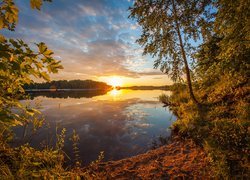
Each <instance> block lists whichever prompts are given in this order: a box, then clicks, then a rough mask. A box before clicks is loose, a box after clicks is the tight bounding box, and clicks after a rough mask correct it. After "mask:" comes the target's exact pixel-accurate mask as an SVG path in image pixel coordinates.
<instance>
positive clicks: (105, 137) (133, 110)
mask: <svg viewBox="0 0 250 180" xmlns="http://www.w3.org/2000/svg"><path fill="white" fill-rule="evenodd" d="M162 93H165V94H170V92H167V91H162V90H113V91H109V92H107V93H106V94H105V93H104V92H87V91H86V92H84V91H83V92H46V93H44V92H42V93H34V94H33V95H32V98H33V100H32V101H31V104H33V105H34V104H37V103H38V104H40V108H39V109H40V111H41V112H42V114H43V115H44V118H45V119H46V124H47V126H46V127H43V128H41V129H39V130H38V131H37V132H36V134H35V135H32V136H27V137H28V138H26V141H29V142H30V144H31V145H32V146H35V147H40V146H41V145H42V146H44V145H53V144H54V143H55V136H56V135H55V134H56V127H57V128H58V129H59V130H60V129H62V128H66V134H65V135H66V138H65V147H64V151H65V152H66V153H67V154H68V155H69V157H70V158H71V160H69V162H72V161H73V160H72V156H73V155H72V149H73V148H72V142H71V141H70V140H69V138H70V137H71V136H72V132H73V129H75V130H76V132H77V134H78V135H79V137H80V141H79V145H78V146H79V149H80V157H81V160H82V162H83V164H88V163H89V162H91V161H93V160H95V159H96V158H97V157H98V154H99V153H100V151H104V156H105V159H104V160H118V159H122V158H125V157H130V156H133V155H137V154H140V153H143V152H145V151H147V150H149V149H150V148H151V147H152V143H153V141H155V140H156V139H157V138H158V137H159V136H168V135H170V130H169V129H168V127H169V126H170V125H171V124H172V122H173V121H174V120H175V117H174V116H173V115H172V113H171V112H170V111H169V110H168V109H167V108H165V107H162V104H161V103H159V101H158V96H159V95H161V94H162ZM23 102H24V103H25V102H26V101H23ZM22 131H23V130H21V129H18V130H17V134H18V135H17V139H18V137H21V134H22Z"/></svg>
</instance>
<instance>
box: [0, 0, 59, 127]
mask: <svg viewBox="0 0 250 180" xmlns="http://www.w3.org/2000/svg"><path fill="white" fill-rule="evenodd" d="M0 8H1V16H0V17H1V20H0V21H1V29H2V28H8V29H10V30H14V27H15V25H16V22H17V20H18V9H17V7H16V6H15V4H14V2H13V1H12V0H5V1H3V2H2V3H1V6H0ZM0 40H1V41H0V84H1V86H0V116H1V125H2V127H5V128H8V126H15V125H20V124H23V123H24V121H25V119H26V120H27V119H28V118H27V115H29V117H30V118H32V117H34V115H35V114H38V113H39V112H38V111H37V110H35V109H31V108H29V107H24V106H22V105H21V104H20V103H19V101H18V99H19V98H20V96H22V95H23V93H24V89H23V85H24V84H30V83H31V82H33V80H32V79H34V78H42V79H44V80H46V81H48V80H49V75H48V73H57V72H58V69H62V66H61V65H60V61H57V60H55V59H54V58H53V52H52V51H51V50H50V49H48V47H47V46H46V45H45V44H44V43H43V42H42V43H38V44H36V47H37V50H36V51H35V50H33V49H32V48H30V47H29V46H28V45H27V44H26V43H25V42H23V41H22V40H15V39H6V38H5V37H3V36H2V35H1V39H0ZM13 108H18V109H19V111H22V112H23V114H25V116H20V115H19V114H17V113H13V111H11V109H13Z"/></svg>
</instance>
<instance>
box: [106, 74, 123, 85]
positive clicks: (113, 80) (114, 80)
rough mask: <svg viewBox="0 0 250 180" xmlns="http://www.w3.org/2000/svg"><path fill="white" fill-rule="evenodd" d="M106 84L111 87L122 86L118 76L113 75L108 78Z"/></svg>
mask: <svg viewBox="0 0 250 180" xmlns="http://www.w3.org/2000/svg"><path fill="white" fill-rule="evenodd" d="M108 84H109V85H111V86H113V87H118V86H122V79H121V78H120V77H117V76H114V77H111V78H110V79H109V80H108Z"/></svg>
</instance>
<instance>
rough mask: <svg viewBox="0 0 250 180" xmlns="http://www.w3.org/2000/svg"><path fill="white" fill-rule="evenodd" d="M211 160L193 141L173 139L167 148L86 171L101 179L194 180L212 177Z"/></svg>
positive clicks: (104, 163)
mask: <svg viewBox="0 0 250 180" xmlns="http://www.w3.org/2000/svg"><path fill="white" fill-rule="evenodd" d="M208 166H209V160H208V158H207V156H206V154H205V152H204V151H203V149H202V148H201V147H198V146H197V145H195V143H194V142H193V141H192V140H182V139H180V138H178V137H173V139H172V141H171V142H170V143H169V144H167V145H164V146H161V147H159V148H157V149H154V150H149V151H147V152H146V153H143V154H139V155H136V156H133V157H129V158H125V159H121V160H118V161H108V162H102V163H98V164H96V165H94V166H91V165H90V166H87V167H85V168H83V169H82V170H83V171H88V172H90V174H94V175H96V177H98V178H100V179H169V178H170V179H171V178H185V179H193V178H200V177H211V176H210V172H209V171H208V170H207V167H208Z"/></svg>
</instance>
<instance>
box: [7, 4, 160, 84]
mask: <svg viewBox="0 0 250 180" xmlns="http://www.w3.org/2000/svg"><path fill="white" fill-rule="evenodd" d="M17 4H18V6H19V7H20V12H21V13H20V20H19V24H18V26H17V28H16V32H14V33H12V32H4V34H5V35H6V36H7V37H13V38H21V39H24V40H25V41H26V42H29V43H34V42H41V41H42V42H45V43H46V44H47V45H48V46H49V48H50V49H52V50H53V51H54V52H55V58H58V59H59V60H61V61H62V65H63V66H64V70H62V71H61V72H60V74H57V75H54V76H53V78H56V79H75V78H77V79H78V78H79V79H91V78H95V77H98V76H110V75H119V76H126V77H132V78H138V77H140V76H146V75H159V74H160V73H161V72H159V71H155V70H153V69H152V60H150V59H149V58H147V57H142V55H141V54H142V48H140V47H139V46H138V45H137V44H136V43H135V40H136V39H137V38H138V29H139V26H138V25H137V24H136V23H135V22H133V21H131V20H128V18H127V17H128V15H129V14H128V13H129V12H128V7H129V6H131V5H132V2H128V1H127V0H120V1H117V0H91V1H82V0H74V1H68V0H61V1H53V2H52V3H44V5H43V7H42V10H41V11H34V10H31V9H30V8H29V3H28V2H26V1H25V2H22V3H21V2H19V1H17Z"/></svg>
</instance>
